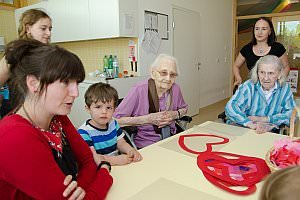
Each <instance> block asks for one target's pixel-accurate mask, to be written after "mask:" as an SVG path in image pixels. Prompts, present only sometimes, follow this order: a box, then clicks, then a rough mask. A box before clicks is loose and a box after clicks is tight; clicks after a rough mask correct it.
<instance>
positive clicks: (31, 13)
mask: <svg viewBox="0 0 300 200" xmlns="http://www.w3.org/2000/svg"><path fill="white" fill-rule="evenodd" d="M42 18H49V19H50V20H51V18H50V17H49V15H48V14H47V13H45V12H44V11H42V10H39V9H30V10H26V11H25V12H24V13H23V14H22V15H21V17H20V19H19V23H20V24H19V28H18V34H19V39H33V38H32V36H31V35H30V34H27V30H26V29H27V26H32V25H33V24H35V23H36V22H37V21H39V20H40V19H42Z"/></svg>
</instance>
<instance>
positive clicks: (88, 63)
mask: <svg viewBox="0 0 300 200" xmlns="http://www.w3.org/2000/svg"><path fill="white" fill-rule="evenodd" d="M130 40H133V41H134V42H135V43H137V39H136V38H113V39H102V40H89V41H78V42H66V43H58V45H59V46H61V47H64V48H66V49H68V50H70V51H72V52H73V53H75V54H76V55H78V56H79V58H80V59H81V61H82V62H83V64H84V67H85V71H86V72H87V73H88V72H92V71H95V70H96V69H100V70H101V71H103V57H104V56H105V55H117V57H118V60H119V67H120V72H123V70H124V69H126V70H129V67H130V66H129V64H130V63H129V61H128V53H129V48H128V42H129V41H130Z"/></svg>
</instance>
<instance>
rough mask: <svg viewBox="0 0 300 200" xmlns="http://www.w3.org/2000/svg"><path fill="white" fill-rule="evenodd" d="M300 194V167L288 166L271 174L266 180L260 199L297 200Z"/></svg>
mask: <svg viewBox="0 0 300 200" xmlns="http://www.w3.org/2000/svg"><path fill="white" fill-rule="evenodd" d="M299 196H300V167H299V166H294V167H288V168H285V169H281V170H278V171H276V172H274V173H273V174H271V175H270V176H269V177H268V178H267V180H266V181H265V183H264V185H263V187H262V190H261V193H260V198H259V199H260V200H282V199H284V200H297V199H299Z"/></svg>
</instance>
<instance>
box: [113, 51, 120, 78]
mask: <svg viewBox="0 0 300 200" xmlns="http://www.w3.org/2000/svg"><path fill="white" fill-rule="evenodd" d="M113 69H114V75H115V78H118V76H119V62H118V58H117V56H114V59H113Z"/></svg>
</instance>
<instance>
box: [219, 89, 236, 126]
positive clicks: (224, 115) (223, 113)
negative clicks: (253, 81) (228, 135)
mask: <svg viewBox="0 0 300 200" xmlns="http://www.w3.org/2000/svg"><path fill="white" fill-rule="evenodd" d="M238 87H239V86H238V85H235V86H234V88H233V91H232V95H234V93H235V92H236V90H237V89H238ZM218 119H221V120H222V121H223V122H224V123H226V121H227V118H226V114H225V111H223V112H222V113H220V114H219V115H218Z"/></svg>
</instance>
